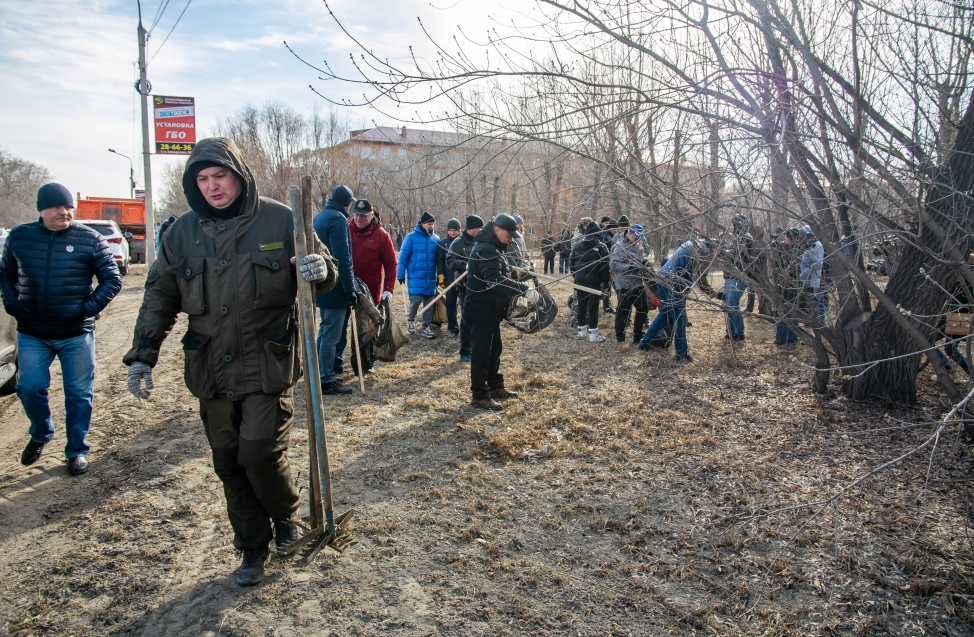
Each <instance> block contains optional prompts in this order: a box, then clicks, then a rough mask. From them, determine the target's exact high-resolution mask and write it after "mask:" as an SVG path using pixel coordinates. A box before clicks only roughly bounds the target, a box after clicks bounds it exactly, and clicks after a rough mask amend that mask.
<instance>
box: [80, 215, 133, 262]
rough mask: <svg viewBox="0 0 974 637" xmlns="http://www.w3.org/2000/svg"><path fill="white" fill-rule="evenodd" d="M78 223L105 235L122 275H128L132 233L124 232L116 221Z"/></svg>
mask: <svg viewBox="0 0 974 637" xmlns="http://www.w3.org/2000/svg"><path fill="white" fill-rule="evenodd" d="M78 223H81V224H84V225H86V226H88V227H89V228H93V229H94V230H97V231H98V232H100V233H102V234H103V235H105V240H106V241H108V245H110V246H111V247H112V252H114V253H115V263H117V264H118V271H119V272H121V273H122V275H126V274H128V273H129V262H130V261H131V258H130V256H129V241H128V240H129V239H131V238H132V233H131V232H122V229H121V228H119V227H118V224H117V223H115V222H114V221H102V220H94V219H85V220H83V221H78Z"/></svg>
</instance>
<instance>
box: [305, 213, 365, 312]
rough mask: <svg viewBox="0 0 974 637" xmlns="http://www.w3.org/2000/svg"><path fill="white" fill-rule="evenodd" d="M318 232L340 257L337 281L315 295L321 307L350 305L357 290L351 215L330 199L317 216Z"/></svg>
mask: <svg viewBox="0 0 974 637" xmlns="http://www.w3.org/2000/svg"><path fill="white" fill-rule="evenodd" d="M313 223H314V229H315V234H317V235H318V239H319V240H320V241H321V242H322V243H323V244H325V246H326V247H327V248H328V250H329V251H330V252H331V256H333V257H335V258H336V259H337V260H338V285H336V286H335V287H334V288H332V289H331V291H330V292H328V293H326V294H319V295H318V296H316V297H315V305H317V306H318V307H329V308H339V307H348V297H349V295H350V294H352V292H354V291H355V274H354V272H353V271H352V238H351V236H350V235H349V234H348V217H347V216H346V215H345V211H344V210H343V209H342V207H341V206H339V205H338V204H337V203H336V202H334V201H331V200H329V201H328V203H326V204H325V207H324V208H323V209H322V211H321V212H319V213H318V214H316V215H315V218H314V222H313Z"/></svg>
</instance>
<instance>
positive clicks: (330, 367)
mask: <svg viewBox="0 0 974 637" xmlns="http://www.w3.org/2000/svg"><path fill="white" fill-rule="evenodd" d="M319 309H320V311H321V324H320V325H319V326H318V342H317V345H318V372H319V373H320V374H321V382H322V383H330V382H332V381H334V380H335V365H334V362H335V352H336V350H337V346H338V343H339V341H340V340H341V339H342V338H343V337H344V336H345V316H346V315H347V314H348V308H344V307H323V308H319Z"/></svg>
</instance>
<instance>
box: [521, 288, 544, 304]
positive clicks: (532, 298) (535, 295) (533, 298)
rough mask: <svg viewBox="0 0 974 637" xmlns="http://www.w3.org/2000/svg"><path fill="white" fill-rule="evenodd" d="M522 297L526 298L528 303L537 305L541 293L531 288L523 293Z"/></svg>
mask: <svg viewBox="0 0 974 637" xmlns="http://www.w3.org/2000/svg"><path fill="white" fill-rule="evenodd" d="M524 298H526V299H527V300H528V301H529V302H530V303H533V304H535V305H537V304H538V301H539V300H540V299H541V294H540V293H539V292H538V291H537V290H535V289H534V288H531V289H530V290H528V291H527V292H525V293H524Z"/></svg>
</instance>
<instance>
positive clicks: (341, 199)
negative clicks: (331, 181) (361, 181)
mask: <svg viewBox="0 0 974 637" xmlns="http://www.w3.org/2000/svg"><path fill="white" fill-rule="evenodd" d="M354 199H355V195H354V194H352V189H351V188H349V187H348V186H346V185H345V184H340V185H338V186H335V188H334V189H333V190H332V191H331V200H332V201H334V202H335V203H337V204H338V205H339V206H341V207H342V208H344V207H345V206H347V205H348V204H350V203H352V201H353V200H354Z"/></svg>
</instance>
